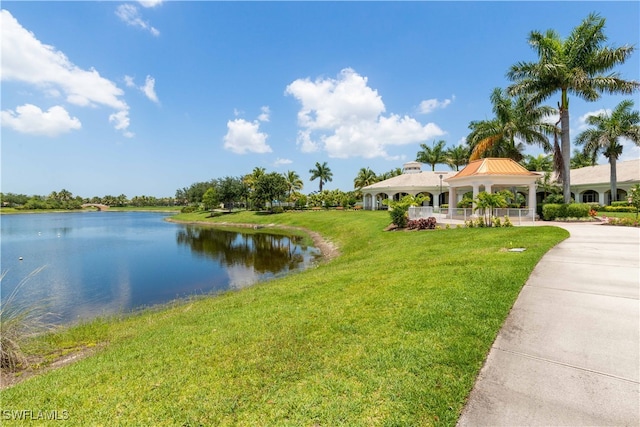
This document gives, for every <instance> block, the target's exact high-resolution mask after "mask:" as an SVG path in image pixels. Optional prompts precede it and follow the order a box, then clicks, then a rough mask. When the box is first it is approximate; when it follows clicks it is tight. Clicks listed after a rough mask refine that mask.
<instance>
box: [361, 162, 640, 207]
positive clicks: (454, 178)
mask: <svg viewBox="0 0 640 427" xmlns="http://www.w3.org/2000/svg"><path fill="white" fill-rule="evenodd" d="M610 171H611V168H610V165H609V164H608V163H607V164H603V165H598V166H591V167H586V168H580V169H572V170H571V192H572V194H571V195H572V197H573V198H574V200H576V201H578V202H584V203H600V204H601V205H604V204H610V202H611V194H610V193H611V185H610V183H609V177H610ZM617 175H618V179H617V187H618V200H624V198H626V196H627V192H628V191H629V190H630V189H631V187H632V186H633V185H635V184H638V183H640V159H634V160H628V161H623V162H618V164H617ZM541 176H542V173H540V172H530V171H527V170H526V169H525V168H524V167H522V166H521V165H520V164H518V163H517V162H515V161H513V160H511V159H495V158H487V159H480V160H476V161H474V162H471V163H470V164H468V165H467V166H466V167H465V168H464V169H463V170H461V171H459V172H457V171H435V172H433V171H423V170H422V164H421V163H419V162H408V163H405V164H404V165H403V169H402V174H401V175H398V176H394V177H393V178H389V179H386V180H384V181H380V182H376V183H375V184H372V185H369V186H367V187H364V188H363V189H362V193H363V208H364V209H367V210H376V209H381V208H384V205H383V204H382V201H383V200H385V199H391V200H399V199H400V198H402V197H403V196H404V195H407V194H410V195H412V196H417V195H418V194H424V195H427V196H429V199H430V200H429V202H425V203H424V204H425V205H429V206H434V207H438V206H441V205H443V204H449V205H450V206H451V207H453V206H455V204H457V202H459V201H460V200H461V199H462V196H463V195H464V193H466V192H472V193H473V195H474V197H475V196H476V195H477V193H479V192H480V191H488V192H496V191H499V190H502V189H509V190H512V189H513V188H515V189H516V191H518V192H519V193H521V194H523V195H524V196H526V200H527V206H528V207H533V208H534V209H533V210H532V212H535V206H536V204H537V203H539V202H540V201H541V200H542V197H543V196H544V194H543V193H542V192H539V191H538V190H537V186H536V184H535V183H536V180H537V179H538V178H540V177H541ZM450 199H451V200H453V201H455V203H450Z"/></svg>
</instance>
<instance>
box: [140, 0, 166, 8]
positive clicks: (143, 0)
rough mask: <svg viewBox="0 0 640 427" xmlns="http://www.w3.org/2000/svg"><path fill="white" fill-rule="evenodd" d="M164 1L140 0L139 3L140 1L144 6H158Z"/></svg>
mask: <svg viewBox="0 0 640 427" xmlns="http://www.w3.org/2000/svg"><path fill="white" fill-rule="evenodd" d="M162 2H163V0H138V3H140V6H142V7H156V6H158V5H161V4H162Z"/></svg>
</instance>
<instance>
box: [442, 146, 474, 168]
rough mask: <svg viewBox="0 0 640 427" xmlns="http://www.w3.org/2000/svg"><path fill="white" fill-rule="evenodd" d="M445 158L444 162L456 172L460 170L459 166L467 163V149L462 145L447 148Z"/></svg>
mask: <svg viewBox="0 0 640 427" xmlns="http://www.w3.org/2000/svg"><path fill="white" fill-rule="evenodd" d="M445 156H446V157H445V162H446V163H447V164H448V165H449V167H451V169H453V168H455V169H456V170H457V171H458V170H460V166H464V165H466V164H467V163H469V149H468V148H467V147H465V146H464V145H462V144H460V145H456V146H455V147H452V148H449V149H448V150H447V151H446V152H445Z"/></svg>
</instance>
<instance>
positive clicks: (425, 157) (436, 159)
mask: <svg viewBox="0 0 640 427" xmlns="http://www.w3.org/2000/svg"><path fill="white" fill-rule="evenodd" d="M445 144H446V141H443V140H440V141H438V142H436V141H433V144H432V145H431V147H429V146H428V145H427V144H420V148H422V150H420V151H418V154H416V162H420V163H426V164H429V165H431V170H432V171H435V170H436V165H437V164H440V163H444V162H445V160H446V157H445V149H444V145H445Z"/></svg>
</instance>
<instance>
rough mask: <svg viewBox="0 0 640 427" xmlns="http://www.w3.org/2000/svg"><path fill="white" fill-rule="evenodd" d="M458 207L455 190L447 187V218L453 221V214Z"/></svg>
mask: <svg viewBox="0 0 640 427" xmlns="http://www.w3.org/2000/svg"><path fill="white" fill-rule="evenodd" d="M457 207H458V195H457V194H456V188H455V187H453V186H449V215H448V216H449V218H452V219H453V212H455V209H456V208H457Z"/></svg>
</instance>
